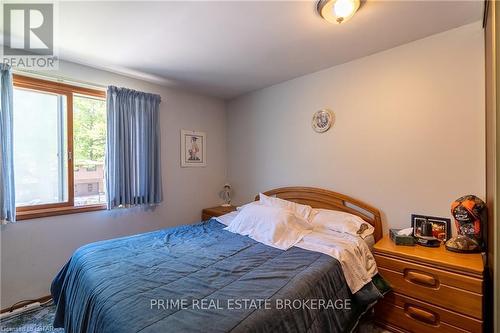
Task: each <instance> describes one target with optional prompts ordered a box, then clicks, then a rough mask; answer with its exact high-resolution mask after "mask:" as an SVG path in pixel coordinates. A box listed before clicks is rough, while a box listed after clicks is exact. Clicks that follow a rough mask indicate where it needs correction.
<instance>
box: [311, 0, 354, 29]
mask: <svg viewBox="0 0 500 333" xmlns="http://www.w3.org/2000/svg"><path fill="white" fill-rule="evenodd" d="M359 5H360V0H320V1H318V5H317V7H316V8H317V10H318V13H319V15H321V17H322V18H324V19H325V20H327V21H328V22H330V23H338V24H340V23H344V22H345V21H347V20H349V19H350V18H351V17H353V15H354V13H356V11H357V10H358V8H359Z"/></svg>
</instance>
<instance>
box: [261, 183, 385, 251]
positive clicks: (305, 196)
mask: <svg viewBox="0 0 500 333" xmlns="http://www.w3.org/2000/svg"><path fill="white" fill-rule="evenodd" d="M263 193H264V194H265V195H267V196H276V197H277V198H280V199H284V200H289V201H293V202H297V203H300V204H304V205H309V206H311V207H313V208H323V209H332V210H338V211H342V212H346V213H350V214H353V215H357V216H359V217H361V218H362V219H363V220H365V221H366V222H368V223H370V224H371V225H372V226H373V227H374V228H375V231H374V232H373V237H374V238H375V241H378V240H379V239H381V238H382V220H381V218H380V212H379V210H378V209H377V208H374V207H372V206H370V205H368V204H366V203H364V202H361V201H359V200H356V199H353V198H351V197H348V196H347V195H343V194H340V193H336V192H333V191H329V190H324V189H321V188H315V187H281V188H276V189H274V190H270V191H267V192H263ZM255 200H259V195H257V196H256V197H255Z"/></svg>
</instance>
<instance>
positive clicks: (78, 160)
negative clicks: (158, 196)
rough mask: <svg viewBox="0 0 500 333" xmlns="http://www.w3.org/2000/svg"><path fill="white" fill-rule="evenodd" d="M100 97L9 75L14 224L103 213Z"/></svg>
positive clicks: (103, 141) (103, 115) (93, 92)
mask: <svg viewBox="0 0 500 333" xmlns="http://www.w3.org/2000/svg"><path fill="white" fill-rule="evenodd" d="M105 97H106V96H105V92H104V91H100V90H94V89H88V88H81V87H76V86H71V85H67V84H61V83H58V82H52V81H46V80H40V79H34V78H30V77H25V76H20V75H14V96H13V102H14V110H15V111H14V168H15V186H16V207H17V215H18V219H19V220H22V219H28V218H35V217H43V216H52V215H61V214H69V213H74V212H81V211H89V210H98V209H104V208H105V198H106V195H105V186H104V184H105V182H104V151H105V145H106V101H105Z"/></svg>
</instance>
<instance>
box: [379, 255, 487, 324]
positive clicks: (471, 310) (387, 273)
mask: <svg viewBox="0 0 500 333" xmlns="http://www.w3.org/2000/svg"><path fill="white" fill-rule="evenodd" d="M375 259H376V261H377V265H378V270H379V273H380V275H382V277H383V278H384V279H385V280H387V282H389V284H390V285H391V287H392V289H393V290H394V291H395V292H396V293H400V294H403V295H407V296H410V297H414V298H416V299H420V300H422V301H424V302H428V303H432V304H435V305H438V306H442V307H445V308H448V309H453V310H455V311H457V312H460V313H462V314H465V315H467V316H472V317H475V318H478V319H482V307H483V295H482V286H483V282H482V280H480V279H475V278H472V277H468V276H464V275H459V274H455V273H450V272H446V271H443V270H436V269H433V268H430V267H427V266H423V265H418V264H413V263H409V262H404V261H401V260H398V259H393V258H387V257H384V256H379V255H375Z"/></svg>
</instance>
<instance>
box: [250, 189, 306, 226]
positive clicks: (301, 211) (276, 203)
mask: <svg viewBox="0 0 500 333" xmlns="http://www.w3.org/2000/svg"><path fill="white" fill-rule="evenodd" d="M259 202H260V203H261V204H262V205H265V206H270V207H277V208H284V209H288V210H291V211H292V212H294V213H295V214H297V215H298V216H299V217H302V218H303V219H304V220H306V221H308V222H311V221H312V218H313V217H314V212H313V209H312V207H311V206H308V205H301V204H299V203H296V202H292V201H288V200H283V199H280V198H274V197H269V196H267V195H265V194H262V193H259Z"/></svg>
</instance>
